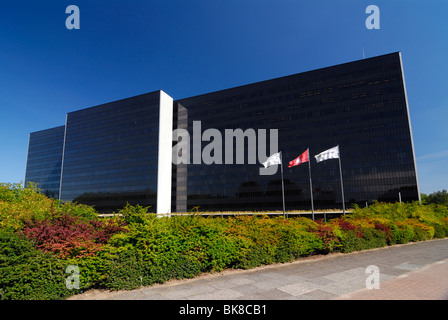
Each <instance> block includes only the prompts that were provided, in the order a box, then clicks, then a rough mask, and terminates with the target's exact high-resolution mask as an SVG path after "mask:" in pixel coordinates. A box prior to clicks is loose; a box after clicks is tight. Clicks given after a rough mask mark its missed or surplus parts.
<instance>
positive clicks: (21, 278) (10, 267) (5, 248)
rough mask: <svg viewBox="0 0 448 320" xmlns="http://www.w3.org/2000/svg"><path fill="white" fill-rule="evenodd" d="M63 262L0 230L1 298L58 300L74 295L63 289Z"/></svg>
mask: <svg viewBox="0 0 448 320" xmlns="http://www.w3.org/2000/svg"><path fill="white" fill-rule="evenodd" d="M67 276H68V275H66V274H65V264H64V261H61V260H58V259H56V258H55V257H53V256H52V255H50V254H47V253H44V252H42V251H40V250H37V249H35V248H34V247H33V245H32V243H31V242H30V241H28V240H26V239H24V238H22V237H20V236H18V235H17V234H13V233H11V232H5V231H2V230H0V298H1V299H7V300H57V299H62V298H64V297H67V296H69V295H70V294H75V293H76V292H73V291H71V290H68V289H67V288H66V286H65V278H66V277H67Z"/></svg>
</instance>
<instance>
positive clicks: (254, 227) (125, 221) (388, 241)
mask: <svg viewBox="0 0 448 320" xmlns="http://www.w3.org/2000/svg"><path fill="white" fill-rule="evenodd" d="M147 211H148V208H143V207H140V206H135V207H133V206H129V205H128V206H126V207H125V208H123V209H122V210H121V211H120V213H121V214H122V216H121V217H115V218H111V219H100V218H98V216H97V215H96V213H95V211H94V210H93V208H91V207H87V206H82V205H76V204H72V203H64V204H62V203H59V202H58V201H56V200H52V199H48V198H46V197H45V196H43V195H41V194H40V193H39V192H38V190H37V189H36V188H35V187H33V186H30V187H27V188H22V187H20V186H18V185H0V296H1V298H2V299H62V298H65V297H67V296H69V295H73V294H77V293H79V292H82V291H84V290H87V289H91V288H104V289H110V290H123V289H134V288H138V287H140V286H145V285H151V284H154V283H163V282H165V281H167V280H170V279H181V278H191V277H195V276H197V275H199V274H201V273H203V272H213V271H221V270H223V269H226V268H243V269H248V268H253V267H257V266H261V265H264V264H271V263H281V262H288V261H293V260H294V259H297V258H300V257H304V256H309V255H312V254H327V253H331V252H352V251H357V250H363V249H370V248H378V247H383V246H387V245H393V244H400V243H407V242H410V241H422V240H427V239H432V238H444V237H445V236H447V235H448V208H447V207H446V206H442V205H430V206H421V205H418V204H416V203H410V204H401V205H400V204H385V203H376V204H374V205H372V206H369V207H368V208H363V209H361V208H357V207H355V208H354V211H353V213H352V214H350V215H347V216H345V217H341V218H336V219H333V220H331V221H328V222H324V221H312V220H310V219H308V218H303V217H295V218H290V219H288V220H285V219H283V217H268V216H263V215H254V216H248V215H240V216H238V215H236V216H233V217H229V218H221V217H208V218H206V217H202V216H200V215H190V216H172V217H171V218H157V217H156V216H155V215H154V214H148V213H147ZM8 212H9V213H8ZM70 265H74V266H77V267H78V269H79V271H80V273H79V277H80V278H79V280H80V281H79V284H80V287H79V289H71V290H69V289H67V287H66V280H67V278H68V277H69V275H70V274H68V273H66V268H67V266H70Z"/></svg>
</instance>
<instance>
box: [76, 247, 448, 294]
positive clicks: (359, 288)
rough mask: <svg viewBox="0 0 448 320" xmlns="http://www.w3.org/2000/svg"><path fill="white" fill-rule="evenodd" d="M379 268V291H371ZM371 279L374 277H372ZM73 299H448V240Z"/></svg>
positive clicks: (233, 272)
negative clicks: (374, 270)
mask: <svg viewBox="0 0 448 320" xmlns="http://www.w3.org/2000/svg"><path fill="white" fill-rule="evenodd" d="M372 265H373V266H377V267H378V270H379V287H380V288H379V289H371V290H368V289H366V281H367V282H369V283H371V282H370V280H369V279H371V277H372V276H373V275H374V274H372V273H370V272H367V273H366V268H367V267H368V266H372ZM369 277H370V278H369ZM70 299H92V300H95V299H114V300H115V299H118V300H328V299H448V239H442V240H431V241H425V242H417V243H410V244H406V245H396V246H391V247H386V248H381V249H374V250H368V251H361V252H354V253H350V254H331V255H328V256H320V257H310V258H305V259H300V260H298V261H296V262H293V263H286V264H277V265H273V266H266V267H261V268H256V269H251V270H231V271H225V272H221V273H217V274H210V275H205V276H201V277H198V278H195V279H189V280H180V281H171V282H169V283H166V284H163V285H154V286H151V287H144V288H141V289H137V290H132V291H121V292H101V291H93V292H87V293H85V294H82V295H79V296H75V297H72V298H70Z"/></svg>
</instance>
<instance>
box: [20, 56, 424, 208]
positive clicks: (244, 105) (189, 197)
mask: <svg viewBox="0 0 448 320" xmlns="http://www.w3.org/2000/svg"><path fill="white" fill-rule="evenodd" d="M162 97H163V99H162ZM162 100H163V102H161V101H162ZM162 105H163V106H164V108H162ZM161 110H162V111H161ZM195 121H197V122H195ZM167 122H168V123H169V125H166V123H167ZM199 122H200V127H201V128H200V132H199V135H200V136H199V140H198V139H197V138H198V137H197V136H195V130H193V127H194V125H193V124H194V123H196V124H197V123H199ZM160 123H164V125H163V126H162V125H160ZM172 129H179V130H184V131H185V130H186V131H187V132H188V134H189V136H190V137H191V139H190V149H189V150H188V152H189V160H190V163H188V164H173V165H172V166H170V163H171V160H172V159H171V157H170V154H171V153H170V152H167V151H170V150H171V147H172V145H176V143H177V142H178V139H177V133H176V132H174V133H173V140H174V141H171V135H170V133H171V131H172ZM207 129H214V131H215V132H216V131H217V132H220V133H221V136H222V138H223V140H222V150H220V151H221V153H222V156H221V162H222V163H219V164H216V163H212V164H206V163H205V162H204V160H203V159H201V157H199V158H200V159H199V161H197V160H198V159H197V158H196V159H195V155H197V152H198V150H199V155H201V151H202V150H204V149H206V148H207V147H208V146H209V144H210V142H211V139H204V141H202V142H201V134H202V133H204V132H205V131H206V130H207ZM237 129H241V131H242V132H243V133H248V132H250V131H252V130H253V131H252V132H254V133H255V139H256V140H253V139H252V138H250V139H249V138H245V139H244V154H245V155H244V161H243V163H242V164H240V163H238V162H237V157H239V156H240V155H241V154H238V155H237V154H236V153H237V150H236V145H237V141H236V140H237V139H235V140H234V144H233V148H232V149H225V148H224V146H225V142H224V139H225V136H226V135H225V132H226V130H237ZM271 129H276V130H277V132H278V151H282V155H283V169H284V184H285V200H286V201H285V202H286V210H295V209H305V210H308V209H310V207H311V204H310V196H311V195H310V187H309V175H308V164H307V163H305V164H301V165H299V166H296V167H293V168H288V162H289V161H291V160H293V159H295V158H297V157H298V156H299V155H300V154H302V153H303V152H304V151H305V150H306V149H307V148H309V150H310V158H311V173H312V182H313V190H312V192H313V197H314V206H315V208H316V209H325V208H342V194H341V184H340V175H339V161H338V160H337V159H333V160H327V161H323V162H320V163H316V161H315V159H314V157H313V156H314V155H316V154H318V153H320V152H322V151H325V150H327V149H329V148H332V147H334V146H336V145H339V149H340V155H341V158H340V160H341V167H342V176H343V182H344V195H345V202H346V207H349V206H350V204H353V203H357V204H359V205H361V206H364V205H365V204H366V202H367V203H371V202H372V201H374V200H379V201H392V202H395V201H398V199H399V194H400V195H401V199H402V200H403V201H413V200H418V199H419V190H418V181H417V173H416V172H417V171H416V166H415V157H414V150H413V142H412V132H411V126H410V120H409V110H408V105H407V98H406V89H405V83H404V76H403V68H402V62H401V54H400V53H392V54H388V55H383V56H379V57H374V58H369V59H363V60H360V61H355V62H350V63H346V64H341V65H337V66H333V67H328V68H323V69H319V70H314V71H309V72H304V73H300V74H294V75H291V76H286V77H282V78H277V79H272V80H268V81H263V82H258V83H254V84H249V85H245V86H240V87H236V88H231V89H227V90H222V91H218V92H212V93H208V94H204V95H199V96H195V97H190V98H186V99H181V100H178V101H175V102H174V103H173V101H172V99H171V98H170V97H169V96H167V95H166V94H164V95H161V91H157V92H153V93H148V94H144V95H140V96H136V97H132V98H129V99H124V100H120V101H115V102H111V103H107V104H104V105H100V106H96V107H92V108H88V109H83V110H79V111H75V112H71V113H69V114H68V115H67V119H66V125H65V126H62V127H58V128H54V129H50V130H44V131H40V132H37V133H32V134H31V135H30V143H29V152H28V162H27V173H26V181H32V182H37V183H39V187H40V188H42V189H45V190H47V191H46V192H48V194H50V195H52V196H55V197H60V199H61V200H70V201H77V202H80V203H86V204H91V205H95V207H96V208H97V209H98V210H99V211H100V212H110V211H113V210H116V209H118V208H121V207H123V206H124V205H126V203H130V204H140V205H143V206H152V207H153V209H154V210H155V209H156V207H157V205H158V203H159V201H160V203H163V204H164V209H163V210H164V212H168V210H169V207H170V205H171V210H172V211H177V212H185V211H189V210H191V209H192V208H194V207H199V209H200V210H201V211H204V210H210V211H223V210H229V211H238V210H249V211H254V210H262V211H271V210H282V194H281V190H282V189H281V178H280V170H277V173H276V174H274V175H260V170H259V169H260V168H261V167H262V165H261V164H260V162H262V161H264V160H265V159H266V157H267V156H269V155H270V154H272V153H273V152H272V150H270V146H269V144H270V142H271V141H272V139H273V138H274V137H273V136H271V135H270V134H269V133H270V130H271ZM259 130H266V132H267V133H268V135H267V137H266V144H265V150H264V151H265V152H264V154H263V156H264V158H263V159H260V157H259V153H261V152H260V151H259V150H258V149H259V147H260V145H259V139H260V131H259ZM196 134H197V132H196ZM249 140H250V141H249ZM257 140H258V141H257ZM198 141H199V145H198V144H197V143H198ZM254 141H255V142H254ZM254 144H256V147H255V149H254ZM193 146H195V147H196V148H194V147H193ZM167 148H168V149H167ZM230 150H232V151H233V163H232V164H226V163H228V162H227V159H226V158H227V157H228V152H229V151H230ZM249 150H250V151H249ZM276 151H277V150H275V151H274V152H276ZM216 152H217V150H216V149H215V150H214V152H213V153H214V154H213V155H214V156H215V155H216ZM254 153H256V154H257V155H255V156H254ZM254 157H255V158H256V161H253V162H252V163H249V159H253V158H254ZM218 158H219V157H218ZM171 169H172V170H171ZM167 172H168V173H169V174H167ZM61 173H62V174H61ZM61 175H62V178H61ZM59 181H61V185H60V184H59ZM161 181H163V184H161ZM170 181H171V186H170V185H169V182H170ZM165 182H166V183H165ZM158 190H159V192H157V191H158ZM161 190H162V192H160V191H161ZM170 190H171V194H170ZM59 191H60V192H59ZM159 198H160V199H159ZM170 199H171V201H170ZM160 207H161V206H160V205H159V208H160ZM167 208H168V209H167Z"/></svg>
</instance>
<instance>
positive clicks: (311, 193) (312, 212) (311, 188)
mask: <svg viewBox="0 0 448 320" xmlns="http://www.w3.org/2000/svg"><path fill="white" fill-rule="evenodd" d="M307 151H308V172H309V175H310V195H311V215H312V218H313V221H314V200H313V182H312V180H311V159H310V148H308V150H307Z"/></svg>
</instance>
